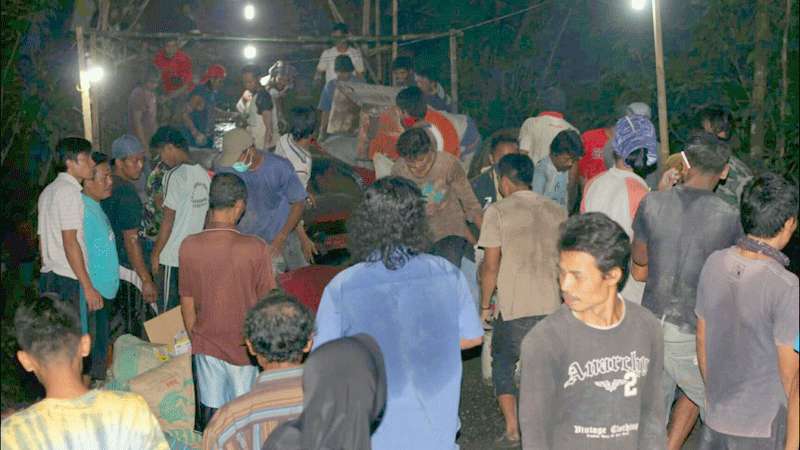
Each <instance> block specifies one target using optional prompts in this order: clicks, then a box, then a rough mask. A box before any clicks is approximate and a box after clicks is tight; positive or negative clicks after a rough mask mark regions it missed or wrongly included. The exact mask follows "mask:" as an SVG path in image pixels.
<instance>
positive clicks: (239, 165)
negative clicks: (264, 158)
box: [231, 161, 253, 173]
mask: <svg viewBox="0 0 800 450" xmlns="http://www.w3.org/2000/svg"><path fill="white" fill-rule="evenodd" d="M252 165H253V163H252V162H249V163H243V162H241V161H236V162H235V163H233V165H232V166H231V168H232V169H233V170H235V171H237V172H239V173H245V172H247V171H248V170H249V169H250V166H252Z"/></svg>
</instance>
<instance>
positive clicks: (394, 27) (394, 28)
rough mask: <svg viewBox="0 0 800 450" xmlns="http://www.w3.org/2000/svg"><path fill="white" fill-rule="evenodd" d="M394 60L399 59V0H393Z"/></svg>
mask: <svg viewBox="0 0 800 450" xmlns="http://www.w3.org/2000/svg"><path fill="white" fill-rule="evenodd" d="M392 36H393V37H394V39H393V40H392V61H394V60H395V59H397V37H396V36H397V0H392Z"/></svg>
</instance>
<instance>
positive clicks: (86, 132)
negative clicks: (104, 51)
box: [75, 27, 94, 145]
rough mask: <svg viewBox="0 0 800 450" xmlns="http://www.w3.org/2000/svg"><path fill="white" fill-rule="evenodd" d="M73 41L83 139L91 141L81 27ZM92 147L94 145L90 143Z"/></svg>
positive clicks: (87, 87) (87, 88) (89, 103)
mask: <svg viewBox="0 0 800 450" xmlns="http://www.w3.org/2000/svg"><path fill="white" fill-rule="evenodd" d="M75 41H76V43H77V44H78V79H79V82H78V83H79V87H78V89H79V90H80V93H81V112H82V113H83V137H84V138H86V140H89V141H91V140H92V100H91V97H90V96H89V80H88V79H87V78H86V60H85V58H86V45H85V44H84V42H83V27H75ZM92 145H94V143H92Z"/></svg>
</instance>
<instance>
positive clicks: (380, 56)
mask: <svg viewBox="0 0 800 450" xmlns="http://www.w3.org/2000/svg"><path fill="white" fill-rule="evenodd" d="M380 35H381V0H375V36H380ZM376 59H377V61H378V68H377V69H376V72H378V83H383V73H384V70H383V54H382V53H380V52H378V54H377V56H376ZM389 84H392V83H391V75H390V76H389Z"/></svg>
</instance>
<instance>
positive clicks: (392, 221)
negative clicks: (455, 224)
mask: <svg viewBox="0 0 800 450" xmlns="http://www.w3.org/2000/svg"><path fill="white" fill-rule="evenodd" d="M347 230H348V232H349V235H350V236H352V237H353V240H352V241H351V242H350V246H349V249H350V254H351V255H353V257H354V258H355V260H356V261H360V262H359V263H358V264H356V265H354V266H352V267H350V268H348V269H346V270H345V271H343V272H341V273H340V274H339V275H337V276H336V277H335V278H334V279H333V280H332V281H331V282H330V283H329V284H328V286H327V287H326V288H325V292H324V293H323V295H322V302H321V303H320V306H319V310H318V311H317V334H316V335H315V337H314V340H315V342H314V343H315V345H316V346H320V345H323V344H324V343H326V342H328V341H332V340H334V339H338V338H341V337H345V336H353V335H356V334H359V333H367V334H369V335H371V336H372V337H374V338H375V340H376V341H377V342H378V344H379V345H380V348H381V350H382V352H383V355H384V359H385V362H386V373H387V379H388V383H389V384H388V390H389V394H388V400H387V406H386V412H385V414H384V417H383V421H382V422H381V424H380V425H379V426H378V428H377V430H376V431H375V434H373V435H372V446H373V448H376V449H381V450H384V449H409V448H413V449H419V450H425V449H437V450H442V449H451V450H453V449H457V448H458V446H457V445H456V442H455V440H456V432H457V431H458V402H459V393H460V389H461V351H460V350H461V349H465V348H470V347H474V346H476V345H480V344H481V341H482V339H483V328H482V327H481V324H480V321H479V319H478V313H477V311H475V304H474V303H473V302H474V301H473V299H472V295H471V294H470V290H469V286H468V285H467V280H466V278H465V277H464V275H463V274H462V273H461V271H460V270H458V268H457V267H455V266H454V265H452V264H449V263H448V262H447V261H445V260H444V259H443V258H440V257H436V256H432V255H426V254H423V252H424V251H425V249H426V248H427V247H428V243H429V238H428V223H427V219H426V214H425V201H424V200H423V196H422V193H421V192H420V190H419V188H417V186H416V185H415V184H414V183H413V182H412V181H410V180H406V179H403V178H399V177H387V178H382V179H380V180H378V181H376V182H375V183H373V184H372V185H371V186H370V187H369V188H367V190H366V192H365V193H364V200H363V203H362V204H361V205H360V206H359V207H358V208H357V209H356V210H355V211H354V212H353V215H352V217H351V219H350V222H349V223H348V226H347ZM410 430H413V432H411V433H409V431H410Z"/></svg>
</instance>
